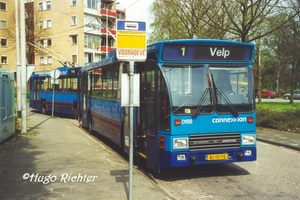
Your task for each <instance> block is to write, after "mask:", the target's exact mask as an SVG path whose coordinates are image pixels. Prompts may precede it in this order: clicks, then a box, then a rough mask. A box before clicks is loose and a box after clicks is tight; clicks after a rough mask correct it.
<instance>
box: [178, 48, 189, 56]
mask: <svg viewBox="0 0 300 200" xmlns="http://www.w3.org/2000/svg"><path fill="white" fill-rule="evenodd" d="M186 55H187V47H185V46H183V47H180V52H179V56H186Z"/></svg>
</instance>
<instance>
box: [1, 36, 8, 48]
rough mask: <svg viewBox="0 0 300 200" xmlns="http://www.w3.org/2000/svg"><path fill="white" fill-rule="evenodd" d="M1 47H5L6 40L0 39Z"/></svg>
mask: <svg viewBox="0 0 300 200" xmlns="http://www.w3.org/2000/svg"><path fill="white" fill-rule="evenodd" d="M1 47H7V39H5V38H1Z"/></svg>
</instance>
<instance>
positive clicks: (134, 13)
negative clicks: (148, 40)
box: [116, 0, 154, 32]
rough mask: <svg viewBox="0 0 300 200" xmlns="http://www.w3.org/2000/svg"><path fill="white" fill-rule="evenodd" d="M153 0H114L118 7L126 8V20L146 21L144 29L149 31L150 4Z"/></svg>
mask: <svg viewBox="0 0 300 200" xmlns="http://www.w3.org/2000/svg"><path fill="white" fill-rule="evenodd" d="M153 1H154V0H116V2H119V4H118V5H117V7H118V8H122V9H126V20H128V21H141V22H146V31H147V32H149V31H150V29H149V25H150V23H151V17H150V5H151V4H152V3H153Z"/></svg>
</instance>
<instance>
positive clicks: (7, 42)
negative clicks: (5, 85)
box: [0, 0, 16, 71]
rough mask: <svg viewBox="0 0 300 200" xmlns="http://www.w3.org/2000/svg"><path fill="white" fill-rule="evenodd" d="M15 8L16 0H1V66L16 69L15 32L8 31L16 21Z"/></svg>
mask: <svg viewBox="0 0 300 200" xmlns="http://www.w3.org/2000/svg"><path fill="white" fill-rule="evenodd" d="M14 10H15V3H14V0H0V40H1V46H0V68H1V67H2V68H4V69H9V70H13V71H16V44H15V34H14V35H11V33H10V32H9V31H8V30H10V29H11V24H12V22H13V23H14V18H15V17H14V13H15V12H14ZM12 20H13V21H12Z"/></svg>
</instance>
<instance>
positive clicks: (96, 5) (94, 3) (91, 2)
mask: <svg viewBox="0 0 300 200" xmlns="http://www.w3.org/2000/svg"><path fill="white" fill-rule="evenodd" d="M87 7H88V8H90V9H93V10H99V9H100V0H87Z"/></svg>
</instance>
